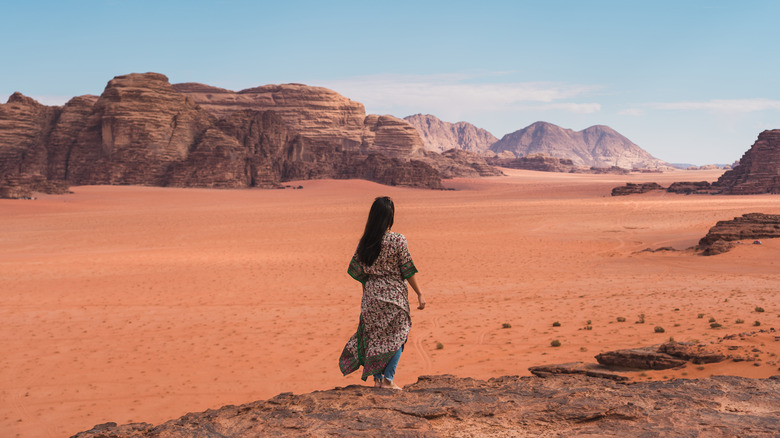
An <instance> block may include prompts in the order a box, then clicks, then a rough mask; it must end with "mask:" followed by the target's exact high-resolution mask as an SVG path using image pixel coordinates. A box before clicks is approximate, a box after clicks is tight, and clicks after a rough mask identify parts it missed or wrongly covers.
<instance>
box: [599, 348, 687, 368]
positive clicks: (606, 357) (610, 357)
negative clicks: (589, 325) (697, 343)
mask: <svg viewBox="0 0 780 438" xmlns="http://www.w3.org/2000/svg"><path fill="white" fill-rule="evenodd" d="M596 360H597V361H598V362H599V363H600V364H602V365H607V366H611V367H620V368H634V369H639V370H666V369H669V368H675V367H679V366H682V365H685V364H686V362H687V361H686V360H685V359H681V358H679V357H674V356H672V355H669V354H667V353H663V352H660V351H659V350H658V347H644V348H628V349H624V350H615V351H608V352H605V353H601V354H598V355H596Z"/></svg>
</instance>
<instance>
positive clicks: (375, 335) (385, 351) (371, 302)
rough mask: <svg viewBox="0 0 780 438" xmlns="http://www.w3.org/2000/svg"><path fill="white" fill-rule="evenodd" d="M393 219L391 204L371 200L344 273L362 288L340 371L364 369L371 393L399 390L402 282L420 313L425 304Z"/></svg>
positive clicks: (404, 324) (405, 328)
mask: <svg viewBox="0 0 780 438" xmlns="http://www.w3.org/2000/svg"><path fill="white" fill-rule="evenodd" d="M394 216H395V207H394V206H393V201H392V200H391V199H390V198H388V197H386V196H385V197H380V198H376V199H375V200H374V203H373V204H372V205H371V210H370V211H369V213H368V221H366V229H365V231H363V237H361V238H360V242H359V243H358V247H357V250H356V251H355V255H354V256H353V257H352V260H351V261H350V263H349V269H348V270H347V272H348V273H349V275H350V276H352V278H354V279H355V280H357V281H359V282H361V283H362V284H363V300H362V301H361V303H360V322H359V323H358V329H357V332H356V333H355V334H354V335H352V337H351V338H349V341H348V342H347V345H346V346H345V347H344V351H343V352H342V353H341V358H340V359H339V367H340V368H341V372H342V373H343V374H344V375H345V376H346V375H347V374H349V373H351V372H353V371H355V370H357V369H358V368H359V367H360V366H361V365H363V376H362V379H363V380H366V379H367V378H368V376H370V375H373V376H374V386H375V387H378V388H379V387H381V388H392V389H401V388H400V387H398V385H396V384H395V383H393V377H394V376H395V368H396V366H397V365H398V359H400V357H401V351H403V347H404V344H405V343H406V339H407V338H408V337H409V330H410V329H411V328H412V319H411V316H410V315H409V291H408V290H407V288H406V282H407V281H408V282H409V284H410V285H411V286H412V289H414V291H415V293H417V302H418V306H417V308H418V309H420V310H422V309H424V308H425V299H424V298H423V295H422V293H421V292H420V288H419V287H418V286H417V281H416V280H415V278H414V274H415V273H417V268H415V266H414V263H413V262H412V257H411V255H409V249H408V248H407V247H406V238H405V237H404V236H403V235H402V234H399V233H394V232H392V231H390V228H391V227H392V226H393V217H394Z"/></svg>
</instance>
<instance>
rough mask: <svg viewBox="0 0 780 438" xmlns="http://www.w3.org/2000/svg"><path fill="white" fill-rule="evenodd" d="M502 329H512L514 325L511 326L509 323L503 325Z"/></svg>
mask: <svg viewBox="0 0 780 438" xmlns="http://www.w3.org/2000/svg"><path fill="white" fill-rule="evenodd" d="M501 328H512V324H510V323H508V322H505V323H503V324H501Z"/></svg>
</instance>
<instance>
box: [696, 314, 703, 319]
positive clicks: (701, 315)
mask: <svg viewBox="0 0 780 438" xmlns="http://www.w3.org/2000/svg"><path fill="white" fill-rule="evenodd" d="M696 317H697V318H699V319H702V318H704V314H703V313H699V314H697V315H696Z"/></svg>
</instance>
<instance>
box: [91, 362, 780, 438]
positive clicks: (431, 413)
mask: <svg viewBox="0 0 780 438" xmlns="http://www.w3.org/2000/svg"><path fill="white" fill-rule="evenodd" d="M778 394H780V376H775V377H772V378H769V379H747V378H743V377H727V376H716V377H711V378H707V379H700V380H672V381H659V382H642V383H632V384H626V383H617V382H614V381H611V380H606V379H601V378H595V377H588V376H584V375H556V376H551V377H547V378H541V377H517V376H510V377H500V378H494V379H490V380H487V381H484V380H476V379H471V378H458V377H455V376H452V375H441V376H422V377H420V378H419V379H418V381H417V383H414V384H412V385H407V386H406V387H405V388H404V391H400V392H394V391H392V390H389V389H375V388H373V387H367V386H357V385H352V386H348V387H346V388H336V389H332V390H328V391H316V392H313V393H310V394H301V395H293V394H291V393H283V394H279V395H278V396H276V397H274V398H271V399H269V400H264V401H257V402H253V403H248V404H244V405H241V406H225V407H223V408H220V409H216V410H208V411H205V412H201V413H190V414H187V415H185V416H183V417H181V418H179V419H177V420H171V421H168V422H166V423H163V424H160V425H158V426H153V425H151V424H147V423H132V424H126V425H122V426H117V425H116V424H115V423H107V424H102V425H98V426H95V427H94V428H93V429H91V430H88V431H85V432H81V433H79V434H77V435H75V437H77V438H98V437H100V438H114V437H166V438H174V437H188V438H189V437H266V436H286V437H289V436H315V437H319V436H339V437H341V436H343V437H353V436H371V437H374V436H408V437H436V436H447V437H449V436H463V437H466V436H499V437H510V436H573V435H577V436H579V435H596V436H647V437H655V436H708V437H727V436H728V437H731V436H751V437H753V436H755V437H763V436H767V437H768V436H773V437H774V436H777V434H778V431H780V397H778Z"/></svg>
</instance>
